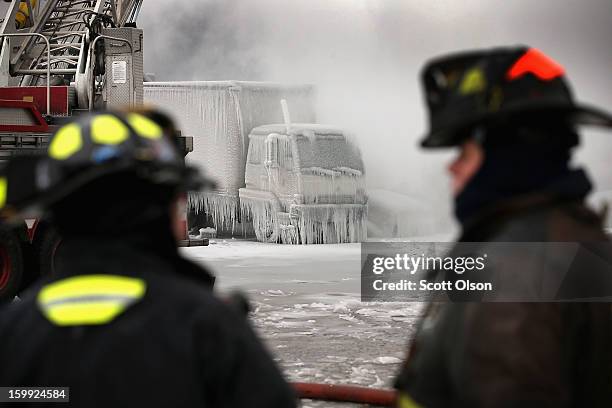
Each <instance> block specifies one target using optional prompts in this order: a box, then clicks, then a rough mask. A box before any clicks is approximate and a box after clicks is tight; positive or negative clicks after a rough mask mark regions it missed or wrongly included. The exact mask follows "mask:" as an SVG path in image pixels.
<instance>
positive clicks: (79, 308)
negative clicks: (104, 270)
mask: <svg viewBox="0 0 612 408" xmlns="http://www.w3.org/2000/svg"><path fill="white" fill-rule="evenodd" d="M145 291H146V284H145V282H144V281H143V280H141V279H137V278H129V277H125V276H117V275H85V276H75V277H72V278H67V279H63V280H61V281H57V282H54V283H51V284H49V285H46V286H45V287H43V288H42V290H41V291H40V292H39V293H38V297H37V301H38V305H39V308H40V309H41V311H42V313H43V314H44V315H45V317H47V319H49V321H51V322H52V323H54V324H56V325H58V326H74V325H95V324H105V323H108V322H110V321H112V320H113V319H114V318H115V317H117V316H119V315H120V314H121V313H122V312H123V311H125V310H126V309H127V308H128V307H129V306H130V305H132V304H133V303H135V302H137V301H138V300H140V299H141V298H142V297H143V295H144V293H145Z"/></svg>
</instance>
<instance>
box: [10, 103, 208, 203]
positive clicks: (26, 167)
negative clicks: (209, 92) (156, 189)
mask: <svg viewBox="0 0 612 408" xmlns="http://www.w3.org/2000/svg"><path fill="white" fill-rule="evenodd" d="M172 137H174V135H168V134H166V133H165V132H164V130H163V129H162V127H161V126H160V125H158V124H157V123H156V122H155V121H153V120H152V119H150V118H149V117H146V116H144V115H143V114H140V113H136V112H125V113H121V112H100V113H94V114H88V115H86V116H82V117H80V118H79V119H78V120H75V121H73V122H71V123H68V124H66V125H64V126H62V127H60V128H59V129H58V130H57V131H56V132H55V134H54V135H53V136H52V137H51V139H50V142H49V147H48V149H47V151H46V153H45V154H42V155H33V156H16V157H13V158H11V159H10V160H9V161H8V163H7V164H6V165H5V167H4V169H3V171H2V177H0V207H2V208H3V210H2V211H3V213H4V214H5V215H10V214H11V213H16V212H24V211H25V212H28V213H32V212H34V214H31V215H36V214H37V213H38V212H42V210H45V209H47V208H49V207H52V206H53V205H54V204H56V203H58V202H60V201H62V200H63V199H64V198H66V197H68V196H70V195H71V194H73V193H74V192H76V191H78V190H80V189H81V188H82V187H83V186H85V185H86V184H88V183H90V182H92V181H95V180H97V179H100V178H103V177H105V176H110V175H115V174H132V175H134V176H136V177H137V178H138V179H141V180H144V181H145V182H146V183H149V184H151V185H159V186H160V187H163V188H166V189H168V188H170V189H172V190H175V191H177V192H178V191H188V190H197V189H200V188H204V187H208V186H210V185H211V184H212V183H211V182H210V181H209V180H207V179H205V178H203V177H202V176H201V174H200V173H199V172H198V171H197V170H196V169H194V168H192V167H189V166H186V165H185V161H184V158H183V157H182V155H181V153H180V152H179V151H178V149H177V147H176V143H174V141H173V140H172V139H171V138H172Z"/></svg>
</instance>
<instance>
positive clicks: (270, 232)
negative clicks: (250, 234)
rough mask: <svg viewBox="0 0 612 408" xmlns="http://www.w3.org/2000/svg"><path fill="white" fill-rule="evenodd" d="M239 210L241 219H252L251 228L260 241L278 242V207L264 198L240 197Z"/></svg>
mask: <svg viewBox="0 0 612 408" xmlns="http://www.w3.org/2000/svg"><path fill="white" fill-rule="evenodd" d="M240 211H241V215H242V217H243V219H245V220H252V221H253V229H254V230H255V235H256V236H257V239H258V240H259V241H261V242H278V238H279V228H278V225H279V224H278V217H277V214H278V209H277V208H273V206H272V205H270V203H269V202H267V201H264V200H253V199H249V198H245V197H243V198H241V200H240Z"/></svg>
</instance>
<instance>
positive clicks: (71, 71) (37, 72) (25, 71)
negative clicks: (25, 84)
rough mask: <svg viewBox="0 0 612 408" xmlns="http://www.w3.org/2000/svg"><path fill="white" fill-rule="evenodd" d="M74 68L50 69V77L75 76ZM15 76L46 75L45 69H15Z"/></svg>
mask: <svg viewBox="0 0 612 408" xmlns="http://www.w3.org/2000/svg"><path fill="white" fill-rule="evenodd" d="M76 71H77V69H76V68H61V69H58V68H51V75H53V74H56V75H67V74H76ZM15 73H17V74H23V75H47V70H46V69H17V70H15Z"/></svg>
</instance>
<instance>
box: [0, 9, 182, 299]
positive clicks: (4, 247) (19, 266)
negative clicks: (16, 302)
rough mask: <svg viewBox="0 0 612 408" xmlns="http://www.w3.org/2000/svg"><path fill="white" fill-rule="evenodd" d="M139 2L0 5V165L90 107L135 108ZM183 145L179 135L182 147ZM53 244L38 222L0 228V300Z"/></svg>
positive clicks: (45, 262) (35, 148) (35, 269)
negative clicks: (2, 161)
mask: <svg viewBox="0 0 612 408" xmlns="http://www.w3.org/2000/svg"><path fill="white" fill-rule="evenodd" d="M141 5H142V0H13V1H9V2H7V1H4V2H2V3H0V16H4V19H3V20H1V29H0V41H1V43H0V44H1V51H0V160H6V159H7V158H8V157H10V156H12V155H18V154H33V153H36V152H39V151H40V150H42V149H45V148H46V146H47V144H48V140H49V137H50V136H51V135H52V134H53V132H54V131H55V130H56V129H57V128H58V126H61V125H62V123H64V122H66V121H67V120H68V119H69V118H71V117H72V116H74V115H79V114H81V113H83V112H89V111H91V110H93V109H106V108H110V109H112V108H113V107H125V106H134V105H138V104H142V99H143V53H142V49H143V33H142V30H140V29H138V28H137V27H136V24H135V21H136V18H137V16H138V12H139V10H140V7H141ZM189 145H190V143H189V140H188V139H186V138H184V147H185V148H186V149H187V150H188V147H189ZM59 242H60V239H59V236H58V234H57V233H56V231H55V230H54V229H53V227H52V226H51V225H50V224H48V223H46V222H45V221H44V220H38V219H28V220H25V222H24V223H23V224H22V225H18V226H16V227H8V226H2V227H1V228H0V300H1V299H10V298H12V297H13V296H14V295H15V294H16V293H18V291H19V290H20V289H21V288H23V287H25V286H26V285H28V283H30V282H31V281H33V280H34V279H36V278H37V277H38V276H41V275H44V274H47V273H50V272H51V271H52V268H53V264H52V263H53V254H54V252H55V250H56V248H57V246H58V243H59Z"/></svg>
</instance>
